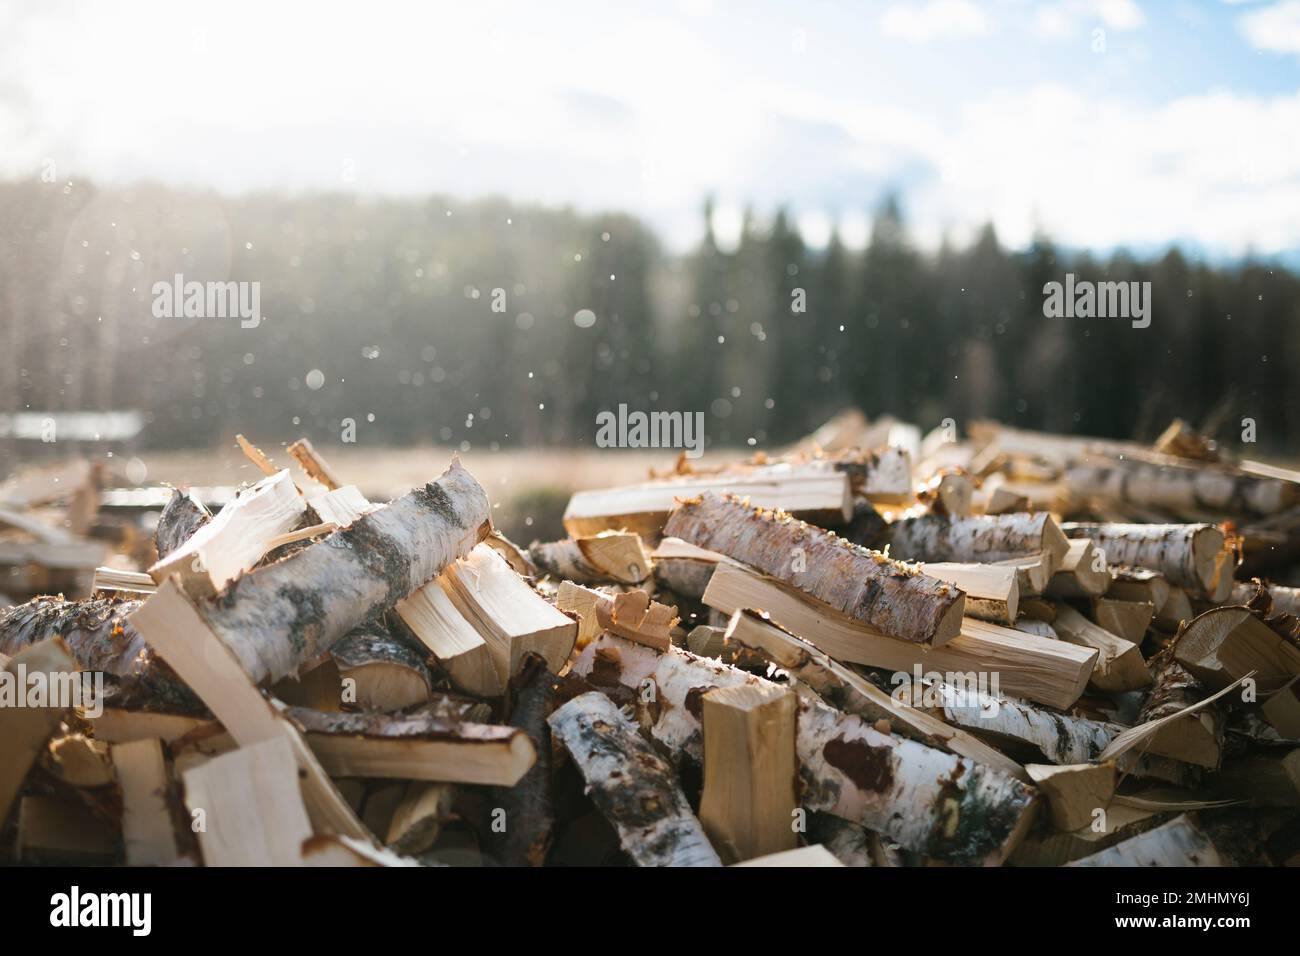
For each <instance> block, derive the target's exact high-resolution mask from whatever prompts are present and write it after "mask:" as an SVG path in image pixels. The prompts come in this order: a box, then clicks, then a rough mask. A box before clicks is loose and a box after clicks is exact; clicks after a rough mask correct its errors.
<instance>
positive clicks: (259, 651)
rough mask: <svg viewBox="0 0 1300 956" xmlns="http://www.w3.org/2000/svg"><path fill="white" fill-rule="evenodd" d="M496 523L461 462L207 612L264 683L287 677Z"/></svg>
mask: <svg viewBox="0 0 1300 956" xmlns="http://www.w3.org/2000/svg"><path fill="white" fill-rule="evenodd" d="M489 526H490V521H489V518H488V500H487V495H486V494H485V493H484V491H483V489H482V488H481V487H480V486H479V483H478V482H477V481H475V480H474V478H473V477H472V476H471V475H470V474H469V472H467V471H466V470H465V469H464V468H463V467H462V466H461V464H460V461H459V459H456V460H453V461H452V464H451V467H450V468H448V469H447V471H446V472H444V473H443V475H442V477H441V478H439V479H438V480H437V481H434V482H430V483H429V484H427V485H425V486H424V487H423V488H417V489H416V490H414V491H412V492H411V493H410V494H408V495H406V496H404V497H402V498H399V499H398V500H396V501H394V502H393V503H391V504H390V505H388V506H387V507H385V508H380V509H378V510H377V511H374V512H371V513H370V514H368V515H366V516H365V517H363V518H361V519H359V520H357V521H355V522H354V523H353V524H352V525H350V526H349V527H347V528H344V529H342V530H340V531H336V532H334V533H333V534H331V535H330V536H329V537H328V538H326V539H325V540H324V541H322V542H320V543H318V544H314V545H311V546H310V547H308V548H304V549H303V550H302V551H299V552H298V553H296V554H293V555H291V556H289V557H287V558H285V559H284V560H283V561H279V562H277V563H275V564H270V565H266V566H265V567H261V568H258V569H257V570H255V571H250V572H249V573H248V574H245V575H243V576H242V577H240V578H239V579H237V580H236V581H235V582H234V583H233V584H231V585H230V586H229V587H228V588H227V589H226V591H225V593H224V594H222V595H220V597H218V598H217V599H215V600H208V601H202V602H201V603H200V604H199V605H198V609H199V613H200V614H201V615H202V617H203V619H204V620H205V621H206V622H207V624H208V626H209V627H210V628H211V629H212V630H213V632H215V633H216V634H217V636H218V637H220V638H221V640H222V641H223V642H224V643H225V644H226V646H227V647H229V648H230V649H231V651H232V652H233V653H234V654H235V656H236V657H237V658H238V659H239V662H240V664H241V665H242V666H243V668H244V670H245V671H246V672H247V673H248V675H249V676H250V677H251V678H252V679H253V681H254V682H255V683H261V682H263V681H265V680H267V679H270V680H272V681H274V680H279V679H280V678H281V677H284V676H286V675H288V674H292V673H294V672H295V671H297V670H298V668H299V667H300V666H301V665H302V664H303V663H304V662H305V661H308V660H311V659H313V658H316V657H318V656H320V655H321V654H323V653H325V652H326V651H328V650H329V649H330V648H331V647H332V646H333V645H334V644H335V643H337V642H338V640H339V639H340V638H342V637H343V636H344V635H345V634H347V633H348V632H349V631H351V630H352V629H353V628H354V627H356V626H357V625H359V624H361V623H363V622H365V621H367V620H370V619H372V618H374V617H376V616H378V615H379V614H380V613H382V612H383V611H386V610H388V609H389V608H391V607H392V606H393V605H394V604H396V603H397V602H398V601H400V600H401V599H402V598H404V597H406V596H407V595H408V594H410V593H411V592H412V591H414V590H415V589H416V588H418V587H420V586H421V585H423V584H426V583H427V582H429V581H431V580H432V579H433V578H435V577H437V576H438V575H439V574H441V573H442V572H443V570H444V569H445V568H446V567H447V566H448V565H450V564H451V563H452V562H453V561H454V560H455V559H456V558H458V557H461V556H463V555H465V554H468V553H469V551H470V550H471V549H472V548H473V547H474V545H475V544H477V543H478V542H479V541H481V540H482V539H483V537H484V535H485V534H486V533H487V530H488V528H489ZM150 600H154V599H153V598H151V599H150Z"/></svg>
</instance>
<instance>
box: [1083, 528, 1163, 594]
mask: <svg viewBox="0 0 1300 956" xmlns="http://www.w3.org/2000/svg"><path fill="white" fill-rule="evenodd" d="M1071 540H1074V539H1073V538H1072V539H1071ZM1110 574H1111V582H1110V587H1109V588H1107V590H1106V596H1107V597H1112V598H1115V599H1116V600H1119V601H1146V602H1147V603H1149V604H1151V605H1153V606H1154V607H1155V609H1156V610H1157V611H1159V610H1160V608H1162V607H1164V605H1165V602H1166V601H1168V600H1169V590H1170V588H1169V582H1168V581H1167V580H1166V579H1165V576H1164V575H1163V574H1161V573H1160V572H1159V571H1150V570H1148V569H1147V568H1129V567H1112V568H1111V569H1110Z"/></svg>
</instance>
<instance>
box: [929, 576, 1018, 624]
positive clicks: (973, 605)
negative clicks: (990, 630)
mask: <svg viewBox="0 0 1300 956" xmlns="http://www.w3.org/2000/svg"><path fill="white" fill-rule="evenodd" d="M1016 570H1017V569H1016V568H1013V567H1008V566H1005V565H996V564H972V563H962V562H956V561H940V562H934V563H929V564H922V565H921V571H922V572H923V573H924V574H926V575H927V576H928V577H932V578H937V579H938V580H940V581H947V582H948V583H949V584H951V585H953V586H954V587H958V588H960V589H961V590H963V591H965V592H966V605H965V614H966V616H967V617H977V618H979V619H980V620H982V621H992V622H993V623H994V624H1008V625H1010V624H1014V623H1015V621H1016V615H1017V614H1018V613H1019V610H1020V586H1019V584H1017V574H1016Z"/></svg>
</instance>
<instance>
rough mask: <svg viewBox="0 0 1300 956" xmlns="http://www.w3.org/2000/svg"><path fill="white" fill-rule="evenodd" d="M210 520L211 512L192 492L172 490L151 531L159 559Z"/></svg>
mask: <svg viewBox="0 0 1300 956" xmlns="http://www.w3.org/2000/svg"><path fill="white" fill-rule="evenodd" d="M211 520H212V513H211V512H209V511H208V509H207V508H205V507H203V504H202V502H200V501H199V500H198V499H197V498H195V497H194V495H193V493H192V492H189V491H181V490H180V489H177V490H176V491H173V492H172V496H171V499H170V500H169V501H168V502H167V507H165V508H163V511H162V515H161V517H159V518H158V527H157V528H155V529H154V533H153V543H154V547H155V548H156V549H157V551H158V557H159V559H162V558H165V557H167V555H169V554H171V553H172V552H173V551H175V550H176V549H177V548H179V547H180V546H181V545H182V544H184V543H185V542H186V541H188V540H189V539H190V538H192V537H193V536H194V534H195V533H196V532H197V531H198V530H199V529H200V528H201V527H203V526H204V525H205V524H207V523H208V522H209V521H211Z"/></svg>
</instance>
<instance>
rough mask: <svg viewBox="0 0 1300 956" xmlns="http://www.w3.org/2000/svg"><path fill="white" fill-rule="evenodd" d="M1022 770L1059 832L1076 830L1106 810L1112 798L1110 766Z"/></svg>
mask: <svg viewBox="0 0 1300 956" xmlns="http://www.w3.org/2000/svg"><path fill="white" fill-rule="evenodd" d="M1025 770H1027V771H1028V772H1029V776H1030V777H1032V778H1033V781H1034V783H1035V784H1037V785H1038V788H1039V789H1040V790H1042V791H1043V795H1044V796H1045V797H1046V798H1047V805H1048V807H1049V808H1050V809H1051V812H1052V823H1053V825H1054V826H1055V827H1056V828H1057V829H1058V830H1065V831H1069V830H1077V829H1079V828H1080V827H1083V826H1087V825H1088V824H1089V823H1091V822H1092V821H1093V819H1094V818H1095V816H1096V811H1097V810H1105V809H1106V807H1107V806H1109V805H1110V800H1111V797H1113V796H1114V795H1115V765H1114V764H1113V763H1109V762H1107V763H1075V764H1064V765H1061V764H1041V763H1039V764H1033V763H1031V764H1026V765H1025Z"/></svg>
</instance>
